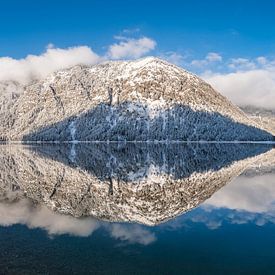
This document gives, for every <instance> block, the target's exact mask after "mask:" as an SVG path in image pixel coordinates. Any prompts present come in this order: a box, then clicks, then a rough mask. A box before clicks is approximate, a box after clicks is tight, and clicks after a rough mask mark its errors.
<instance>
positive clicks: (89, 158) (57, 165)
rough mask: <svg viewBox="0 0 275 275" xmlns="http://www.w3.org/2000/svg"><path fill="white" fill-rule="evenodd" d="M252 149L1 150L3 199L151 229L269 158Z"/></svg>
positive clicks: (104, 146) (125, 146) (248, 146)
mask: <svg viewBox="0 0 275 275" xmlns="http://www.w3.org/2000/svg"><path fill="white" fill-rule="evenodd" d="M271 148H272V147H271V146H270V145H255V144H254V145H253V144H198V143H196V144H168V145H166V144H148V143H137V144H108V145H107V144H89V145H88V144H86V145H83V144H67V145H55V146H53V145H49V146H47V145H43V146H7V145H4V146H1V147H0V150H1V153H0V158H1V163H2V165H1V173H0V177H1V178H0V179H1V181H0V182H1V186H0V188H1V190H0V192H1V200H5V201H9V202H12V201H16V200H18V199H20V198H25V197H27V198H29V199H31V200H32V201H33V203H39V204H41V203H42V204H45V205H46V206H47V207H49V208H50V209H52V210H54V211H57V212H59V213H63V214H70V215H72V216H74V217H82V216H93V217H96V218H98V219H102V220H107V221H119V222H138V223H143V224H147V225H155V224H158V223H161V222H164V221H166V220H169V219H171V218H173V217H175V216H178V215H180V214H182V213H184V212H186V211H188V210H191V209H192V208H194V207H196V206H197V205H199V204H200V203H202V202H203V201H205V200H206V199H207V198H209V197H210V196H211V195H212V194H213V193H215V192H216V191H217V190H218V189H220V188H221V187H222V186H224V185H225V184H227V183H228V182H230V181H231V180H232V179H233V178H234V177H236V176H237V175H239V174H240V173H242V172H243V170H244V169H245V168H246V167H247V166H248V165H250V164H252V163H254V162H255V161H257V160H259V159H260V158H264V157H265V155H266V154H269V152H268V151H269V150H270V149H271Z"/></svg>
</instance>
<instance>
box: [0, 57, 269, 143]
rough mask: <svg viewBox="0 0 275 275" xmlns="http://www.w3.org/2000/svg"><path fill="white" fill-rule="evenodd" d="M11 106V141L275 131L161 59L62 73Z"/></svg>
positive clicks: (240, 135)
mask: <svg viewBox="0 0 275 275" xmlns="http://www.w3.org/2000/svg"><path fill="white" fill-rule="evenodd" d="M10 112H11V114H10V115H9V116H8V117H7V116H5V117H4V116H0V119H1V120H2V122H3V123H2V122H1V123H2V125H5V127H4V128H2V130H1V131H2V136H5V137H6V138H7V139H10V140H48V141H53V140H59V141H62V140H63V141H64V140H104V141H106V140H115V141H117V140H127V141H133V140H141V141H145V140H270V139H271V138H272V137H271V135H270V134H269V133H267V132H266V131H264V130H262V129H258V127H259V126H258V124H257V123H256V122H254V121H253V120H252V119H250V118H248V117H247V116H246V115H245V114H244V113H243V112H242V111H241V110H240V109H239V108H237V107H235V106H234V105H233V104H231V102H229V101H228V100H227V99H226V98H224V97H223V96H222V95H220V94H219V93H218V92H216V91H215V90H214V89H213V88H212V87H211V86H210V85H208V84H207V83H205V82H204V81H203V80H201V79H200V78H198V77H197V76H195V75H193V74H191V73H188V72H187V71H185V70H183V69H181V68H178V67H176V66H174V65H172V64H169V63H167V62H165V61H162V60H160V59H156V58H145V59H141V60H137V61H117V62H107V63H103V64H100V65H96V66H92V67H84V66H75V67H73V68H71V69H68V70H63V71H59V72H56V73H55V74H53V75H51V76H49V77H47V78H46V79H44V80H42V81H40V82H36V83H34V84H32V85H29V86H27V87H25V89H24V92H23V93H22V94H21V95H20V97H19V98H18V99H17V100H16V101H15V102H14V104H13V106H12V108H10ZM9 117H11V118H9ZM7 120H8V122H7Z"/></svg>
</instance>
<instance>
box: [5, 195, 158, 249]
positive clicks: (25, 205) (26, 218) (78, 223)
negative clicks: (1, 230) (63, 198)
mask: <svg viewBox="0 0 275 275" xmlns="http://www.w3.org/2000/svg"><path fill="white" fill-rule="evenodd" d="M15 224H22V225H26V226H27V227H28V228H40V229H43V230H46V231H47V233H48V234H50V235H62V234H70V235H73V236H79V237H88V236H90V235H91V234H93V232H94V231H95V230H97V229H99V228H100V227H102V229H105V230H106V231H107V232H109V234H110V236H111V237H113V238H115V239H117V240H120V241H124V242H128V243H131V244H134V243H138V244H142V245H148V244H150V243H152V242H154V241H155V239H156V237H155V235H154V234H153V233H152V232H150V231H149V230H146V229H145V228H144V227H143V226H141V225H132V224H113V223H107V222H100V221H98V220H96V219H93V218H90V217H87V218H81V219H77V218H74V217H72V216H68V215H61V214H59V213H56V212H52V211H51V210H49V209H48V208H47V207H45V206H43V205H36V206H34V205H33V204H32V203H31V202H30V201H29V200H27V199H23V200H20V201H17V202H12V203H6V202H0V226H11V225H15Z"/></svg>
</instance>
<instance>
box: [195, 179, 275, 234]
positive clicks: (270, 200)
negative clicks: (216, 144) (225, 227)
mask: <svg viewBox="0 0 275 275" xmlns="http://www.w3.org/2000/svg"><path fill="white" fill-rule="evenodd" d="M274 202H275V178H274V174H267V175H261V176H255V177H245V176H240V177H238V178H237V179H236V180H234V181H233V182H232V183H231V184H229V185H227V186H225V187H224V188H222V189H221V190H219V191H218V192H216V193H215V194H214V195H213V196H212V197H211V198H210V199H208V200H207V201H206V202H205V203H204V204H203V205H202V207H201V208H202V210H203V211H205V215H201V214H200V215H198V216H194V217H192V221H193V222H203V223H204V224H205V225H206V226H207V227H208V228H209V229H216V228H219V227H220V226H221V225H222V224H223V222H227V223H231V224H247V223H254V224H256V225H258V226H263V225H265V224H266V223H268V222H271V223H274V224H275V204H274ZM219 209H223V210H224V212H225V213H223V215H219ZM213 224H214V225H216V226H213Z"/></svg>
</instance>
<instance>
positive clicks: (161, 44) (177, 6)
mask: <svg viewBox="0 0 275 275" xmlns="http://www.w3.org/2000/svg"><path fill="white" fill-rule="evenodd" d="M274 26H275V1H268V0H262V1H259V0H258V1H253V0H250V1H241V0H239V1H235V0H230V1H229V0H228V1H226V0H224V1H217V0H216V1H215V0H208V1H207V0H205V1H203V0H194V1H183V0H182V1H177V0H169V1H160V0H159V1H149V0H147V1H145V0H138V1H134V0H124V1H122V0H116V1H107V0H105V1H103V0H101V1H87V0H86V1H85V0H76V1H72V0H66V1H65V0H55V1H54V0H45V1H35V0H24V1H22V0H3V1H1V4H0V54H1V56H11V57H14V58H21V57H24V56H26V55H27V54H30V53H32V54H38V53H40V52H42V51H43V50H44V48H45V46H46V45H47V44H48V43H53V44H54V45H56V46H57V47H61V48H62V47H68V46H75V45H88V46H90V47H92V48H93V49H94V50H95V51H96V52H98V53H102V52H104V50H105V48H106V47H107V46H108V45H109V44H111V43H112V42H113V40H114V39H113V36H114V35H118V34H120V33H121V32H122V30H124V29H132V30H134V29H139V30H140V33H139V35H144V36H148V37H151V38H153V39H154V40H156V41H157V47H156V49H155V51H156V52H158V51H159V52H167V51H174V52H179V53H181V54H184V55H190V56H192V57H194V58H202V57H203V56H205V55H206V54H207V53H208V52H218V53H220V54H222V55H223V56H225V57H236V56H242V57H250V58H251V57H256V56H260V55H270V56H272V55H274V52H275V50H274V49H275V27H274ZM135 35H137V34H135Z"/></svg>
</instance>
